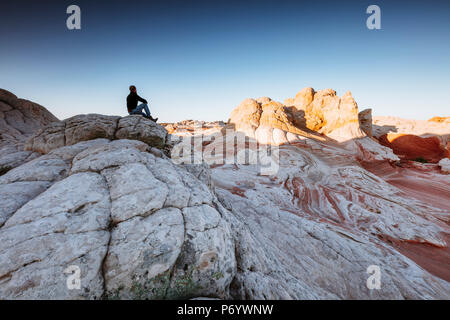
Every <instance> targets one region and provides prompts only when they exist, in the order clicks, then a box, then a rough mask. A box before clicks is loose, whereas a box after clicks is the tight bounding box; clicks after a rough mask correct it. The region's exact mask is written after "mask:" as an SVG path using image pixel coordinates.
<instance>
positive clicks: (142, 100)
mask: <svg viewBox="0 0 450 320" xmlns="http://www.w3.org/2000/svg"><path fill="white" fill-rule="evenodd" d="M136 96H137V99H138V101H140V102H142V103H145V104H147V103H148V102H147V100H145V99H143V98H141V97H139V96H138V95H136Z"/></svg>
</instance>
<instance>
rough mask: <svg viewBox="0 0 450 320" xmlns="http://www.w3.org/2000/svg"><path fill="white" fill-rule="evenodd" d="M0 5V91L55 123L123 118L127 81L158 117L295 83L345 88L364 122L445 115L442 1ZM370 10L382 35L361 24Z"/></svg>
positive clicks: (287, 89)
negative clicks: (74, 21) (365, 114)
mask: <svg viewBox="0 0 450 320" xmlns="http://www.w3.org/2000/svg"><path fill="white" fill-rule="evenodd" d="M5 2H6V1H2V2H1V3H0V12H1V13H2V18H1V19H0V38H1V39H2V40H1V46H0V88H4V89H6V90H9V91H12V92H13V93H15V94H16V95H18V96H20V97H23V98H26V99H29V100H32V101H35V102H38V103H40V104H42V105H44V106H46V107H47V108H48V109H49V110H50V111H51V112H53V113H54V114H55V115H56V116H57V117H58V118H61V119H63V118H66V117H69V116H73V115H76V114H80V113H103V114H114V115H125V114H126V108H125V98H126V95H127V94H128V86H129V85H130V84H134V85H136V86H137V87H138V93H139V94H140V95H141V96H143V97H145V98H147V99H148V100H149V101H150V109H151V110H152V113H153V114H154V115H155V116H156V117H159V118H160V121H164V122H169V121H179V120H183V119H200V120H226V119H227V118H228V116H229V114H230V112H231V110H232V109H233V108H234V107H235V106H236V105H238V104H239V103H240V102H241V101H242V100H243V99H244V98H247V97H259V96H269V97H271V98H273V99H276V100H279V101H283V100H284V99H285V98H287V97H292V96H294V95H295V93H296V92H298V91H299V90H300V89H302V88H303V87H306V86H311V87H313V88H315V89H316V90H317V89H323V88H333V89H335V90H336V91H337V92H338V94H339V95H342V94H343V93H344V92H345V91H346V90H350V91H352V93H353V96H354V97H355V99H356V101H357V102H358V105H359V107H360V110H362V109H364V108H367V107H371V108H373V110H374V114H375V115H393V116H400V117H405V118H416V119H427V118H430V117H431V116H435V115H440V116H450V1H321V0H319V1H314V2H312V1H308V2H305V3H302V2H301V1H281V0H279V1H263V0H259V1H244V0H242V1H239V2H234V1H230V0H228V1H220V0H216V1H214V0H210V1H171V0H165V1H160V2H150V1H132V0H129V1H77V0H71V1H64V0H59V1H21V0H15V1H10V3H5ZM70 4H77V5H79V6H80V7H81V12H82V18H81V23H82V25H81V26H82V29H81V30H77V31H70V30H68V29H67V28H66V18H67V17H68V15H67V14H66V8H67V6H68V5H70ZM370 4H378V5H379V6H380V7H381V26H382V30H368V29H367V28H366V19H367V17H368V14H366V8H367V7H368V5H370Z"/></svg>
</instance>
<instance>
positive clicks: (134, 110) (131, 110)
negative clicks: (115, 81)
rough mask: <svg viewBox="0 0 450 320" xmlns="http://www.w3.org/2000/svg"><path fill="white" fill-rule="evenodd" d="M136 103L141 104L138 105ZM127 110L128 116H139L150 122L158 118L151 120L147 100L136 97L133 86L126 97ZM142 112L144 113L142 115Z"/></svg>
mask: <svg viewBox="0 0 450 320" xmlns="http://www.w3.org/2000/svg"><path fill="white" fill-rule="evenodd" d="M138 101H140V102H142V103H141V104H140V105H138ZM127 109H128V114H140V115H142V116H144V117H146V118H147V119H150V120H152V121H155V122H156V121H158V118H156V119H153V117H152V116H151V114H150V110H149V109H148V105H147V100H145V99H143V98H141V97H139V96H138V94H137V90H136V87H135V86H130V94H129V95H128V97H127ZM142 110H144V111H145V113H143V112H142Z"/></svg>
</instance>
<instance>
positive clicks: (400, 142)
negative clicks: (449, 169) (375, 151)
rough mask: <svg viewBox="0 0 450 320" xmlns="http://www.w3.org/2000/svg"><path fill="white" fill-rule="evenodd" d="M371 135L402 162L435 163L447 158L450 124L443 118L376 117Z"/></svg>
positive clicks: (449, 150) (448, 153)
mask: <svg viewBox="0 0 450 320" xmlns="http://www.w3.org/2000/svg"><path fill="white" fill-rule="evenodd" d="M373 132H374V137H376V138H377V139H378V140H379V141H380V143H381V144H383V145H385V146H387V147H390V148H392V149H393V151H394V152H395V153H396V154H397V155H399V157H400V158H402V159H406V160H418V161H422V162H431V163H438V162H439V161H440V160H441V159H444V158H448V157H449V156H450V122H449V120H448V118H445V117H435V118H432V119H430V120H428V121H425V120H409V119H401V118H396V117H375V118H374V121H373Z"/></svg>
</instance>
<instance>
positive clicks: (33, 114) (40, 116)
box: [0, 89, 59, 168]
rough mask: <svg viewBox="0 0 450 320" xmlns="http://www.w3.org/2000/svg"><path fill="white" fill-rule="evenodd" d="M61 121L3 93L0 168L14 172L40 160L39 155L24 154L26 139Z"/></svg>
mask: <svg viewBox="0 0 450 320" xmlns="http://www.w3.org/2000/svg"><path fill="white" fill-rule="evenodd" d="M57 121H59V120H58V119H57V118H56V117H55V116H54V115H52V114H51V113H50V112H49V111H48V110H47V109H46V108H44V107H43V106H41V105H39V104H37V103H34V102H31V101H28V100H24V99H19V98H17V97H16V96H15V95H14V94H13V93H11V92H9V91H6V90H3V89H0V168H14V167H17V166H19V165H21V164H22V163H25V162H27V161H30V160H32V159H34V158H36V157H37V156H38V155H39V154H38V153H36V152H32V151H25V150H24V148H23V146H24V143H25V141H26V139H27V138H28V137H30V136H31V135H32V134H33V133H35V132H36V131H37V130H39V129H41V128H42V127H44V126H46V125H48V124H50V123H52V122H57Z"/></svg>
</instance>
